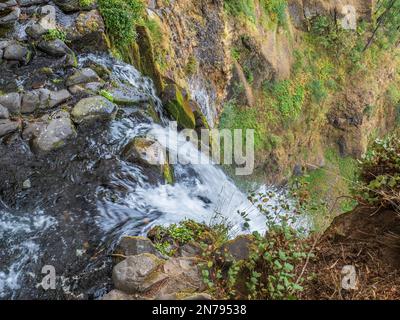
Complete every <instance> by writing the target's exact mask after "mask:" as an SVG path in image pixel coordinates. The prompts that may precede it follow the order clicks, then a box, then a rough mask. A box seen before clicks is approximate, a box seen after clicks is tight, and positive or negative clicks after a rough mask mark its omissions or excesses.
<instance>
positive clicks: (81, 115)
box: [71, 96, 118, 123]
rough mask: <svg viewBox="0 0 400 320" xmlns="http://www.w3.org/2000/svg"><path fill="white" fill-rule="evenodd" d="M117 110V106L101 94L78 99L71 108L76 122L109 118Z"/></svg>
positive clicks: (112, 117)
mask: <svg viewBox="0 0 400 320" xmlns="http://www.w3.org/2000/svg"><path fill="white" fill-rule="evenodd" d="M117 111H118V108H117V106H116V105H115V104H114V103H112V102H111V101H109V100H107V99H106V98H104V97H102V96H94V97H89V98H84V99H82V100H80V101H79V102H78V103H77V104H76V105H75V107H74V108H73V110H72V113H71V114H72V117H73V119H74V121H75V122H76V123H82V122H85V121H90V120H94V119H95V120H111V119H114V117H115V115H116V113H117Z"/></svg>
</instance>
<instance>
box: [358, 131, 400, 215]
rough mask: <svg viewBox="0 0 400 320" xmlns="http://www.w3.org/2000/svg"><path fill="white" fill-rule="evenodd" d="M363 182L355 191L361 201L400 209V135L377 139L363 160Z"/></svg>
mask: <svg viewBox="0 0 400 320" xmlns="http://www.w3.org/2000/svg"><path fill="white" fill-rule="evenodd" d="M360 171H361V174H360V183H359V184H357V185H356V187H355V188H354V193H355V195H356V196H357V197H358V198H359V199H360V201H361V202H364V203H367V204H370V205H373V206H376V207H380V208H392V209H395V210H398V209H399V205H400V133H399V131H396V132H394V133H392V134H390V135H388V136H387V137H386V138H384V139H377V140H375V141H374V142H373V143H372V145H371V146H370V148H369V150H368V152H367V153H366V154H365V156H364V157H363V159H362V160H361V161H360Z"/></svg>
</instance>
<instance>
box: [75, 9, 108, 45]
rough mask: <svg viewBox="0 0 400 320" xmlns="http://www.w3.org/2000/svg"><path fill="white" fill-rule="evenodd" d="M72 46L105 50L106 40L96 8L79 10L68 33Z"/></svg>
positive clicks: (102, 23)
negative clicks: (72, 27) (73, 26)
mask: <svg viewBox="0 0 400 320" xmlns="http://www.w3.org/2000/svg"><path fill="white" fill-rule="evenodd" d="M69 38H70V39H71V42H72V46H73V47H74V48H76V49H77V50H79V51H86V50H87V51H93V49H94V48H95V50H96V51H107V50H108V46H109V45H108V41H107V37H106V34H105V26H104V21H103V18H102V17H101V14H100V12H99V11H98V10H91V11H83V12H80V13H79V15H78V16H77V18H76V20H75V28H74V30H73V32H72V33H71V34H70V35H69Z"/></svg>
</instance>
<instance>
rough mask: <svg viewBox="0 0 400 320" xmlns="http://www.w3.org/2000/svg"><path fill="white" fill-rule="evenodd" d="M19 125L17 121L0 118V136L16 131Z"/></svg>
mask: <svg viewBox="0 0 400 320" xmlns="http://www.w3.org/2000/svg"><path fill="white" fill-rule="evenodd" d="M19 127H20V124H19V122H17V121H10V120H8V119H0V138H1V137H3V136H5V135H7V134H9V133H11V132H14V131H17V130H18V128H19Z"/></svg>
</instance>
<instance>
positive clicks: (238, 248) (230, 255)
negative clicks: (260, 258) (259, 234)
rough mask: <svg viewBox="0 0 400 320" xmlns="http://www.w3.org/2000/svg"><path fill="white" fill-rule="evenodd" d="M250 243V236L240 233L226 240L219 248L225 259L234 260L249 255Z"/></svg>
mask: <svg viewBox="0 0 400 320" xmlns="http://www.w3.org/2000/svg"><path fill="white" fill-rule="evenodd" d="M251 244H252V236H250V235H241V236H238V237H237V238H235V239H233V240H230V241H228V242H226V243H225V244H224V245H222V247H221V248H220V251H221V253H222V254H225V260H226V261H229V260H230V259H233V260H234V261H239V260H246V259H248V258H249V255H250V246H251Z"/></svg>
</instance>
